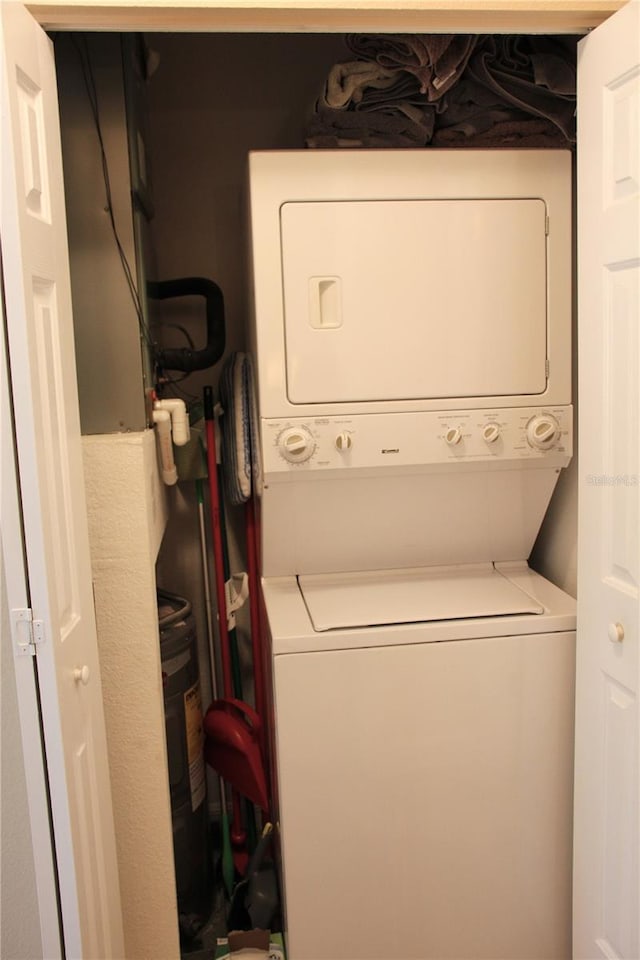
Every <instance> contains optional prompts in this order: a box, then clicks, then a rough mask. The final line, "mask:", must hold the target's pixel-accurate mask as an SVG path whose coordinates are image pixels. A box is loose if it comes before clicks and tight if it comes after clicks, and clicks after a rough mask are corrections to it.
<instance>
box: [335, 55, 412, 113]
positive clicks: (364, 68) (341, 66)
mask: <svg viewBox="0 0 640 960" xmlns="http://www.w3.org/2000/svg"><path fill="white" fill-rule="evenodd" d="M396 78H397V71H396V70H387V69H386V68H385V67H381V66H379V64H377V63H367V62H366V61H364V60H351V61H350V62H348V63H336V64H335V66H333V67H332V68H331V70H330V71H329V76H328V77H327V85H326V90H325V93H324V99H325V103H326V104H327V106H329V107H333V108H335V109H338V108H341V107H347V106H348V105H349V104H350V103H359V102H360V101H361V100H362V97H363V94H364V91H365V90H368V89H374V90H386V89H387V88H389V87H392V86H393V85H394V83H395V81H396Z"/></svg>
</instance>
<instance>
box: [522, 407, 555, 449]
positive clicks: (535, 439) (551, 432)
mask: <svg viewBox="0 0 640 960" xmlns="http://www.w3.org/2000/svg"><path fill="white" fill-rule="evenodd" d="M559 436H560V427H559V425H558V421H557V420H556V418H555V417H552V416H551V414H550V413H539V414H537V415H536V416H535V417H532V418H531V420H529V423H528V424H527V440H528V441H529V444H530V445H531V446H532V447H534V448H535V449H536V450H549V449H550V448H551V447H552V446H553V445H554V444H555V443H556V441H557V439H558V437H559Z"/></svg>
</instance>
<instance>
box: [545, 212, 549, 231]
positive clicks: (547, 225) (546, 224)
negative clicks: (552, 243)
mask: <svg viewBox="0 0 640 960" xmlns="http://www.w3.org/2000/svg"><path fill="white" fill-rule="evenodd" d="M544 232H545V236H547V237H548V236H549V216H548V214H547V216H546V217H545V218H544Z"/></svg>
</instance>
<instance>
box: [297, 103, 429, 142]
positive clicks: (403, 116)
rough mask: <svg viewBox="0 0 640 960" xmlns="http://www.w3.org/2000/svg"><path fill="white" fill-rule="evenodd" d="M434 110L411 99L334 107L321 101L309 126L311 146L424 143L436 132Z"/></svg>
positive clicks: (307, 137) (308, 139)
mask: <svg viewBox="0 0 640 960" xmlns="http://www.w3.org/2000/svg"><path fill="white" fill-rule="evenodd" d="M434 116H435V114H434V111H430V110H421V109H420V108H419V107H416V106H414V105H413V104H411V103H406V102H403V101H401V102H398V103H385V102H383V103H375V104H368V103H367V102H366V99H365V98H363V100H362V101H361V102H360V103H359V105H358V109H357V110H335V109H333V108H331V107H328V106H327V105H326V104H325V103H324V102H323V101H318V103H317V105H316V111H315V113H314V114H313V116H312V118H311V120H310V121H309V124H308V126H307V136H306V144H307V146H308V147H325V148H326V147H343V146H349V147H424V146H425V145H426V144H427V143H428V142H429V140H430V139H431V136H432V134H433V129H434Z"/></svg>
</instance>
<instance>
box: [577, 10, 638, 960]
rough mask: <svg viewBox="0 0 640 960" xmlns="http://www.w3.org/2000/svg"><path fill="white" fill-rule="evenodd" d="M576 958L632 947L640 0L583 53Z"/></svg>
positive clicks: (617, 953) (633, 955)
mask: <svg viewBox="0 0 640 960" xmlns="http://www.w3.org/2000/svg"><path fill="white" fill-rule="evenodd" d="M578 75H579V85H578V105H579V106H578V237H579V241H578V300H579V304H578V310H579V312H578V331H579V334H578V336H579V417H580V429H579V457H580V488H579V534H578V536H579V553H578V557H579V560H578V651H577V678H576V679H577V684H576V689H577V708H576V709H577V713H576V760H575V818H574V819H575V828H574V829H575V853H574V956H575V957H576V958H580V960H583V958H592V957H594V958H600V957H606V958H609V960H613V958H624V960H637V958H638V957H639V956H640V918H639V896H640V887H639V884H638V840H639V825H640V807H639V792H638V749H639V743H638V693H639V689H638V680H639V678H638V666H639V661H638V640H639V631H638V622H639V617H638V612H639V591H640V552H639V547H640V542H639V539H640V529H639V526H638V524H639V522H640V517H639V510H638V503H639V497H640V460H639V439H640V438H639V428H640V423H639V397H640V394H639V391H640V385H639V379H640V335H639V329H638V328H639V326H640V0H633V2H631V3H629V4H628V5H627V6H626V7H624V8H623V9H622V10H620V11H619V12H618V13H617V14H616V15H615V16H613V17H612V18H611V19H610V20H608V21H607V22H606V23H604V24H603V25H602V26H601V27H599V28H598V29H597V30H596V31H594V33H593V34H591V35H590V36H589V37H587V38H586V39H585V40H584V41H582V42H581V44H580V47H579V62H578Z"/></svg>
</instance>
